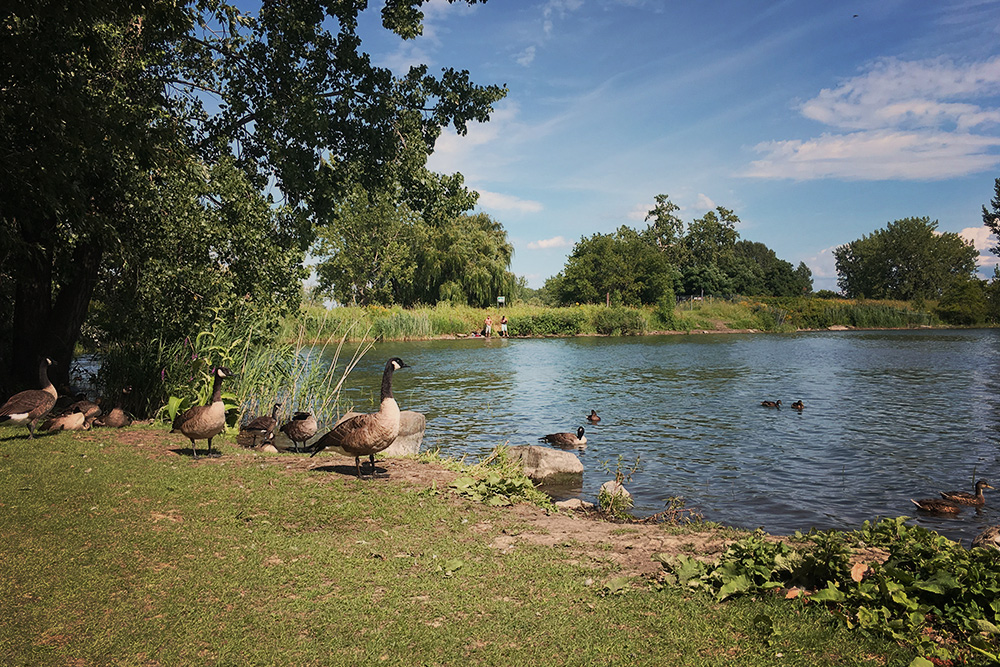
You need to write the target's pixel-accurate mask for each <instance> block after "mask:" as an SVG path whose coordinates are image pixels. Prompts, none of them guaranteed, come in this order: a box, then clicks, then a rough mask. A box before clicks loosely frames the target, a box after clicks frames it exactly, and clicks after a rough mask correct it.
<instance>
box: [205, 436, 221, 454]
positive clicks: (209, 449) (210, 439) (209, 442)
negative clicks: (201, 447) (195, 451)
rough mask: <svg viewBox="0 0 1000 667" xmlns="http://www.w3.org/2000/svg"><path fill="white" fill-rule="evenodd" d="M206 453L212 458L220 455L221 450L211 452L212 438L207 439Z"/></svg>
mask: <svg viewBox="0 0 1000 667" xmlns="http://www.w3.org/2000/svg"><path fill="white" fill-rule="evenodd" d="M208 455H209V456H210V457H212V458H218V457H220V456H222V452H213V451H212V438H209V439H208Z"/></svg>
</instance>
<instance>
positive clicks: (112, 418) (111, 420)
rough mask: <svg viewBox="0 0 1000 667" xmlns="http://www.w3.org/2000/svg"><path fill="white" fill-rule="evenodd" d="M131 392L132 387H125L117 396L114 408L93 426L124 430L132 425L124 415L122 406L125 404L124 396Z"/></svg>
mask: <svg viewBox="0 0 1000 667" xmlns="http://www.w3.org/2000/svg"><path fill="white" fill-rule="evenodd" d="M131 392H132V387H131V386H129V387H125V388H124V389H122V393H121V394H120V395H119V396H118V401H117V402H116V403H115V407H114V408H112V409H111V412H109V413H108V414H106V415H104V417H102V418H100V419H98V420H97V421H96V422H94V423H95V424H97V425H98V426H109V427H111V428H124V427H125V426H129V425H130V424H131V423H132V420H131V419H130V418H129V416H128V415H127V414H125V410H124V408H122V404H123V403H124V402H125V396H126V395H128V394H129V393H131Z"/></svg>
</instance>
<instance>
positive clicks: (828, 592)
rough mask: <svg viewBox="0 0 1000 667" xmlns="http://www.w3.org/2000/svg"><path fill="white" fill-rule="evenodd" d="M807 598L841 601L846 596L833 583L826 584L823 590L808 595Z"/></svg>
mask: <svg viewBox="0 0 1000 667" xmlns="http://www.w3.org/2000/svg"><path fill="white" fill-rule="evenodd" d="M809 599H810V600H815V601H817V602H843V601H844V600H846V599H847V596H846V595H844V592H843V591H842V590H840V589H839V588H837V586H836V585H835V584H828V585H827V587H826V588H824V589H823V590H821V591H816V592H815V593H813V594H812V595H810V596H809Z"/></svg>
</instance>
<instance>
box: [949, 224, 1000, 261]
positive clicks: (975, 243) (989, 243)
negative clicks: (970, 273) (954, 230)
mask: <svg viewBox="0 0 1000 667" xmlns="http://www.w3.org/2000/svg"><path fill="white" fill-rule="evenodd" d="M958 235H959V236H961V237H962V238H963V239H965V240H966V241H968V242H969V243H971V244H972V247H974V248H975V249H976V250H978V251H979V257H977V258H976V264H977V265H978V266H979V267H981V268H982V267H988V266H996V265H997V263H998V262H1000V257H997V256H996V255H994V254H993V253H992V252H990V250H991V249H992V248H995V247H996V245H997V237H996V236H995V235H994V234H993V232H991V231H990V230H989V228H987V227H985V226H983V227H966V228H965V229H963V230H962V231H960V232H959V233H958Z"/></svg>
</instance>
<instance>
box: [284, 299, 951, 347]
mask: <svg viewBox="0 0 1000 667" xmlns="http://www.w3.org/2000/svg"><path fill="white" fill-rule="evenodd" d="M502 315H503V316H506V317H507V318H508V320H509V322H508V330H509V334H510V336H511V337H512V338H546V337H568V336H586V335H592V336H596V335H625V336H636V335H646V334H668V335H669V334H680V333H751V332H774V333H778V332H783V333H788V332H794V331H798V330H822V329H829V328H833V327H846V328H853V329H903V328H916V327H928V326H940V325H942V324H943V322H942V321H941V320H940V319H939V318H937V317H936V315H935V314H934V304H926V303H925V304H920V307H917V306H915V305H914V304H910V303H906V302H895V301H853V300H845V299H818V298H806V297H802V298H795V299H790V298H785V299H777V298H769V299H704V300H697V301H686V302H683V303H680V304H677V305H676V306H675V307H674V308H673V309H672V310H667V311H664V309H662V308H659V307H652V306H649V307H641V308H632V307H625V306H610V307H608V306H604V305H593V304H578V305H575V306H569V307H558V308H548V307H543V306H531V305H525V304H515V305H512V306H506V307H502V308H495V309H476V308H470V307H466V306H453V305H449V304H438V305H436V306H433V307H421V308H413V309H404V308H400V307H393V308H385V307H382V306H369V307H359V306H347V307H337V308H331V309H327V308H323V307H321V306H304V307H303V308H302V309H301V311H300V312H299V314H298V315H297V316H296V317H293V318H288V319H286V320H285V322H284V325H283V329H282V331H281V333H280V335H279V339H280V340H282V341H284V342H299V343H301V342H324V341H327V340H329V339H331V338H332V337H333V338H339V337H341V336H346V337H347V338H348V339H350V340H362V339H376V340H384V341H405V340H433V339H435V338H463V337H476V336H477V335H478V334H480V333H482V331H483V326H484V321H485V319H486V318H487V317H490V318H491V319H492V320H493V321H494V323H496V322H498V321H499V320H500V317H501V316H502ZM493 335H494V336H498V335H499V326H496V325H495V326H494V327H493Z"/></svg>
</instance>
